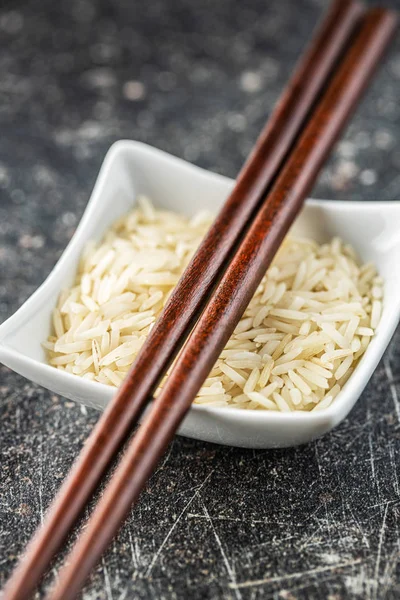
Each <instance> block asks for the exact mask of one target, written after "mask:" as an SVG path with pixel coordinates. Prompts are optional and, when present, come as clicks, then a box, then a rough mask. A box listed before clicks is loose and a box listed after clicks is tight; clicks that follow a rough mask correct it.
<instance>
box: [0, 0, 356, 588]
mask: <svg viewBox="0 0 400 600" xmlns="http://www.w3.org/2000/svg"><path fill="white" fill-rule="evenodd" d="M361 11H362V8H361V5H360V3H358V2H356V1H354V0H336V1H335V2H334V3H333V5H332V7H331V9H330V11H329V13H328V15H327V17H326V18H325V20H324V21H323V23H322V25H321V26H320V28H319V29H318V31H317V34H316V36H315V37H314V39H313V41H312V43H311V46H310V48H309V49H308V51H307V53H306V54H305V56H304V57H303V58H302V59H301V61H300V63H299V64H298V66H297V68H296V70H295V72H294V75H293V77H292V78H291V80H290V82H289V84H288V86H287V88H286V89H285V91H284V93H283V95H282V98H281V100H280V102H279V104H278V105H277V107H276V109H275V111H274V113H273V115H272V118H271V119H270V121H269V122H268V124H267V126H266V127H265V129H264V131H263V132H262V134H261V136H260V138H259V140H258V142H257V144H256V146H255V149H254V151H253V152H252V154H251V156H250V158H249V159H248V161H247V162H246V164H245V166H244V167H243V169H242V171H241V173H240V175H239V178H238V180H237V183H236V186H235V188H234V190H233V192H232V194H231V195H230V197H229V198H228V200H227V202H226V204H225V205H224V207H223V209H222V211H221V212H220V214H219V215H218V217H217V219H216V221H215V223H214V224H213V226H212V227H211V229H210V231H209V233H208V234H207V236H206V238H205V239H204V241H203V242H202V244H201V246H200V248H199V250H198V251H197V253H196V255H195V257H194V258H193V261H192V262H191V264H190V265H189V267H188V269H187V270H186V271H185V273H184V275H183V276H182V278H181V280H180V281H179V282H178V284H177V286H176V288H175V290H174V292H173V294H172V296H171V299H170V301H169V303H168V305H167V306H166V308H165V310H164V312H163V314H162V316H161V318H160V319H159V320H158V321H157V323H156V325H155V326H154V328H153V330H152V332H151V334H150V336H149V338H148V339H147V341H146V343H145V344H144V346H143V348H142V350H141V353H140V355H139V357H138V359H137V361H136V363H135V365H134V367H133V370H132V371H131V373H130V374H129V375H128V376H127V378H126V380H125V382H124V384H123V385H122V387H121V389H120V390H119V391H118V393H117V395H116V397H115V398H114V400H113V401H112V402H111V403H110V405H109V407H108V409H107V410H106V411H105V413H104V414H103V415H102V417H101V418H100V419H99V422H98V424H97V425H96V427H95V428H94V430H93V432H92V434H91V435H90V436H89V438H88V440H87V443H86V445H85V447H84V448H83V450H82V452H81V454H80V456H79V459H78V461H77V462H76V464H75V465H74V467H73V470H72V471H71V473H70V475H69V476H68V479H67V480H66V482H65V483H64V484H63V486H62V487H61V490H60V492H59V494H58V496H57V498H56V500H55V502H54V503H53V505H52V507H51V509H50V512H49V514H48V515H47V517H46V519H45V522H44V525H43V527H42V528H41V530H40V531H39V532H38V534H37V535H36V537H35V538H33V540H32V541H31V543H30V544H29V546H28V548H27V551H26V553H25V556H24V557H23V560H22V562H21V564H20V565H19V567H18V568H17V570H16V571H15V573H14V575H13V577H12V579H11V580H10V582H9V584H8V586H7V588H6V591H5V597H6V598H7V600H24V599H25V598H26V597H27V595H28V594H29V593H30V591H32V589H33V588H34V587H35V586H36V585H37V583H38V581H39V579H40V577H41V576H42V575H43V573H44V571H45V569H46V567H47V566H48V564H49V562H50V560H51V558H52V557H53V555H54V553H55V552H56V551H57V550H58V549H59V547H60V545H61V543H62V542H63V540H64V539H65V536H66V534H67V533H68V531H69V529H70V528H71V527H72V525H73V524H74V522H75V520H76V518H77V517H78V515H79V514H80V513H81V511H82V509H83V507H84V505H85V503H86V502H87V500H88V498H89V497H90V495H91V494H92V492H93V491H94V489H95V488H96V486H97V484H98V482H99V480H100V478H101V477H102V475H103V474H104V472H105V470H106V469H107V467H108V466H109V464H110V461H111V459H112V458H113V457H114V455H115V453H116V452H117V451H118V449H119V448H120V446H121V444H122V443H123V441H124V440H125V439H126V436H127V435H128V434H129V432H130V431H131V429H132V427H133V424H134V423H135V421H136V420H137V418H138V416H139V415H140V412H141V411H142V409H143V407H144V405H145V403H146V401H147V400H148V398H149V397H150V396H151V394H152V393H153V392H154V390H155V388H156V386H157V385H158V382H159V380H160V379H161V378H162V376H163V375H164V373H165V371H166V370H167V368H168V366H169V365H170V364H171V362H172V360H173V359H174V357H175V356H176V354H177V352H178V351H179V349H180V347H181V345H182V343H183V341H184V336H185V335H186V334H188V332H189V331H190V328H191V327H192V325H193V323H194V320H195V319H196V317H198V315H199V314H200V310H201V308H202V307H203V305H204V302H205V301H206V299H207V296H208V294H209V292H210V290H211V288H212V286H213V284H214V283H215V281H216V279H217V277H218V275H219V274H220V271H221V267H222V266H223V265H224V264H225V263H226V261H227V259H228V257H229V256H230V255H231V253H232V251H233V249H234V247H235V245H236V244H237V242H238V240H239V239H240V236H241V234H242V233H243V231H244V228H245V226H246V224H247V223H248V222H249V220H250V218H251V216H252V215H253V213H254V211H255V209H256V207H257V205H258V204H259V202H260V199H261V197H262V195H263V193H265V192H266V191H267V190H268V189H269V187H270V186H271V184H272V183H273V181H274V178H275V177H276V175H277V173H278V170H279V168H280V167H281V166H282V163H283V161H284V159H285V157H286V156H287V154H288V152H289V150H290V148H291V147H292V145H293V143H294V141H295V139H296V137H297V136H298V134H299V132H300V130H301V127H302V126H303V125H304V122H305V119H306V117H307V116H308V114H309V112H310V110H311V108H312V106H313V105H314V103H315V101H316V99H317V97H318V95H319V94H320V92H321V90H322V88H323V86H324V85H325V83H326V81H327V78H328V76H329V74H330V73H331V72H332V69H333V67H334V65H335V64H336V62H337V60H338V58H339V56H340V55H341V54H342V52H343V50H344V47H345V45H346V43H347V42H348V40H349V38H350V35H351V33H352V32H353V30H354V26H355V24H356V22H357V21H358V19H359V17H360V14H361ZM211 257H212V260H211Z"/></svg>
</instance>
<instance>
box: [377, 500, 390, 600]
mask: <svg viewBox="0 0 400 600" xmlns="http://www.w3.org/2000/svg"><path fill="white" fill-rule="evenodd" d="M388 508H389V502H386V508H385V513H384V515H383V519H382V527H381V531H380V534H379V544H378V554H377V556H376V563H375V572H374V580H375V598H377V597H378V575H379V567H380V562H381V554H382V544H383V538H384V535H385V530H386V517H387V512H388Z"/></svg>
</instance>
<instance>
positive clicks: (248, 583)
mask: <svg viewBox="0 0 400 600" xmlns="http://www.w3.org/2000/svg"><path fill="white" fill-rule="evenodd" d="M361 562H362V559H361V558H357V559H356V560H350V561H348V562H345V563H337V564H336V565H329V566H327V567H318V568H317V569H310V570H309V571H299V572H298V573H288V574H287V575H279V576H277V577H267V578H266V579H254V580H252V581H243V582H241V583H236V584H235V586H236V588H239V589H242V588H248V587H253V586H260V585H266V584H267V583H279V582H281V581H290V580H291V579H298V578H301V577H305V576H308V575H318V574H319V573H325V572H327V571H334V570H335V569H345V568H346V567H352V566H353V565H358V564H360V563H361ZM229 587H230V588H233V587H234V585H233V584H229Z"/></svg>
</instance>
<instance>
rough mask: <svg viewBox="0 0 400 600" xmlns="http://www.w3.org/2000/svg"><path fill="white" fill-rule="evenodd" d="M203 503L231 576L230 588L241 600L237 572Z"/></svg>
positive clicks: (205, 513)
mask: <svg viewBox="0 0 400 600" xmlns="http://www.w3.org/2000/svg"><path fill="white" fill-rule="evenodd" d="M201 502H202V505H203V510H204V515H205V517H206V519H207V521H208V522H209V524H210V527H211V529H212V532H213V534H214V537H215V541H216V542H217V544H218V548H219V551H220V552H221V556H222V560H223V561H224V564H225V568H226V570H227V572H228V575H229V578H230V580H231V583H230V587H232V589H234V590H235V592H236V594H235V595H236V598H237V599H238V600H241V598H242V596H241V594H240V592H239V589H238V587H237V583H236V575H235V571H234V569H232V567H231V565H230V564H229V560H228V557H227V555H226V553H225V550H224V548H223V546H222V542H221V539H220V537H219V535H218V533H217V531H216V529H215V527H214V523H213V521H212V519H211V517H210V515H209V513H208V510H207V507H206V505H205V504H204V502H203V500H202V501H201Z"/></svg>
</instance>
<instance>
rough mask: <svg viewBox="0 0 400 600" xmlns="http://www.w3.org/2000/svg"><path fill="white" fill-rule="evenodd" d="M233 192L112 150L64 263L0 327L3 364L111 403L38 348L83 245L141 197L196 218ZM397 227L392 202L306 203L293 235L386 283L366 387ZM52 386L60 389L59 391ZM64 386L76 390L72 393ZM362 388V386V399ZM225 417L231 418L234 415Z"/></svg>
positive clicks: (129, 148)
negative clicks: (336, 246)
mask: <svg viewBox="0 0 400 600" xmlns="http://www.w3.org/2000/svg"><path fill="white" fill-rule="evenodd" d="M232 186H233V181H232V180H230V179H227V178H225V177H222V176H220V175H216V174H214V173H210V172H208V171H204V170H202V169H200V168H198V167H194V166H192V165H190V164H188V163H186V162H184V161H182V160H180V159H177V158H174V157H172V156H170V155H168V154H165V153H163V152H161V151H159V150H156V149H154V148H151V147H149V146H146V145H144V144H140V143H136V142H118V143H117V144H115V145H114V146H113V147H112V148H111V150H110V151H109V153H108V154H107V157H106V159H105V161H104V163H103V166H102V168H101V171H100V174H99V177H98V180H97V182H96V185H95V189H94V191H93V194H92V196H91V199H90V202H89V204H88V207H87V209H86V212H85V214H84V216H83V218H82V220H81V223H80V225H79V227H78V229H77V231H76V233H75V235H74V237H73V239H72V240H71V242H70V244H69V246H68V248H67V249H66V251H65V252H64V254H63V256H62V257H61V259H60V260H59V262H58V263H57V265H56V267H55V268H54V269H53V271H52V273H51V274H50V276H49V277H48V278H47V280H46V281H45V283H44V284H43V285H42V286H41V287H40V288H39V289H38V290H37V291H36V292H35V294H33V296H32V297H31V298H30V299H29V300H28V301H27V302H26V303H25V304H24V305H23V307H21V309H19V310H18V311H17V312H16V313H15V314H14V315H13V316H12V317H11V318H10V319H8V321H6V322H5V323H3V325H1V326H0V359H1V360H2V362H4V363H5V364H7V365H8V366H10V367H11V368H13V369H15V370H16V371H18V372H20V373H22V374H23V375H25V376H27V377H29V378H31V379H33V380H35V381H37V382H38V383H42V385H45V386H46V387H50V389H53V390H54V391H58V392H59V393H62V394H63V395H64V396H68V397H72V396H73V397H74V399H80V398H85V395H86V396H89V391H90V393H92V392H93V388H92V385H95V386H96V388H99V387H102V388H106V389H104V390H103V391H102V397H103V400H102V402H103V404H102V405H104V403H106V402H107V401H108V400H109V398H110V397H111V396H112V391H111V389H107V386H101V384H91V385H89V383H90V382H87V381H85V380H82V379H80V378H78V377H74V376H72V375H69V374H66V373H61V372H60V371H57V370H56V369H54V368H53V367H50V366H49V365H47V364H46V356H45V353H44V351H43V349H42V346H41V342H42V341H43V340H45V339H46V337H47V336H48V334H49V332H50V327H51V325H50V324H51V312H52V310H53V308H54V306H55V304H56V301H57V297H58V294H59V292H60V290H61V289H62V288H65V287H68V286H70V285H71V284H72V282H73V281H74V278H75V273H76V267H77V263H78V260H79V256H80V254H81V252H82V249H83V247H84V245H85V244H86V242H87V241H88V240H90V239H95V240H98V239H100V238H101V237H102V236H103V234H104V232H105V231H106V229H107V228H108V227H109V226H110V225H111V224H112V223H113V222H114V221H115V220H116V219H117V218H118V217H120V216H121V215H123V214H124V213H126V212H128V211H129V210H130V209H131V208H132V207H133V206H134V204H135V198H136V196H137V195H138V194H140V193H144V194H146V195H148V196H149V197H150V198H151V199H152V200H153V201H154V203H155V204H156V205H157V206H159V207H164V208H167V209H171V210H175V211H178V212H183V213H185V214H188V215H193V214H194V213H196V212H198V211H199V210H202V209H207V210H211V211H214V212H216V211H217V210H218V209H219V207H220V206H221V204H222V202H223V201H224V200H225V198H226V197H227V195H228V193H229V191H230V190H231V189H232ZM399 221H400V203H397V202H393V203H374V202H372V203H370V202H369V203H357V202H331V201H314V200H311V201H308V202H307V203H306V205H305V207H304V209H303V210H302V212H301V214H300V215H299V217H298V219H297V220H296V223H295V225H294V226H293V231H294V232H295V233H296V234H297V235H307V236H310V237H312V238H314V239H316V240H318V241H319V242H322V241H326V240H328V239H330V238H332V237H333V236H336V235H338V236H340V237H341V238H342V239H344V240H345V241H346V242H349V243H350V244H352V246H354V248H355V249H356V251H357V252H358V253H359V255H360V257H361V259H362V261H363V262H366V261H373V262H374V263H375V264H376V266H377V267H378V270H379V272H380V274H381V275H382V276H383V277H384V279H385V301H384V311H383V315H382V320H381V323H380V326H379V331H378V334H377V335H376V337H375V338H374V339H373V341H372V343H371V344H370V347H369V348H368V350H367V352H366V354H365V355H364V357H363V359H362V361H361V364H360V366H359V368H358V369H357V371H356V373H357V372H359V369H360V374H361V375H362V377H363V378H364V379H365V382H364V384H365V383H366V381H367V380H368V378H369V376H370V375H371V373H372V370H373V368H374V366H375V365H376V363H377V361H378V360H379V358H380V355H381V354H382V352H383V349H384V347H385V346H386V345H387V343H388V341H389V339H390V336H391V334H392V333H393V330H394V327H395V325H396V323H397V320H398V317H399V310H400V308H399V303H398V301H397V300H398V298H399V296H400V278H399V277H397V276H396V275H395V274H396V271H397V265H398V263H399V259H400V233H399V226H398V224H399ZM374 349H375V350H374ZM35 365H36V366H35ZM362 365H363V366H362ZM354 377H355V375H353V377H352V378H351V380H353V378H354ZM50 378H51V381H50ZM56 379H57V381H58V382H59V383H60V382H61V383H60V385H58V386H57V382H56ZM72 380H74V381H72ZM78 380H79V381H78ZM351 380H350V381H351ZM49 382H50V383H49ZM69 386H72V387H73V388H74V390H75V391H74V392H72V391H71V392H70V388H69ZM362 387H363V386H361V383H359V385H358V390H359V392H360V391H361V389H362ZM86 389H87V390H88V392H87V394H86ZM359 392H358V393H359ZM343 393H344V392H343ZM79 395H80V396H79ZM353 395H354V394H353ZM345 396H346V398H347V399H346V398H345V397H343V402H347V400H348V395H346V394H345ZM355 399H356V398H355ZM355 399H353V401H352V402H353V403H354V401H355ZM340 402H341V401H339V398H338V400H337V402H336V404H335V406H338V407H340ZM97 405H98V404H97ZM97 405H96V406H97ZM196 408H197V407H196ZM223 410H224V409H223ZM229 410H230V412H232V411H233V410H235V409H229ZM250 412H251V411H250ZM342 413H343V414H344V409H343V410H342ZM315 414H317V413H315ZM246 418H247V417H246Z"/></svg>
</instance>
